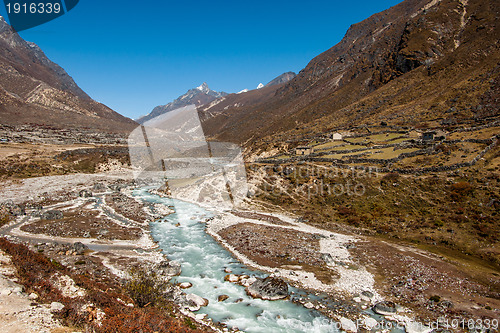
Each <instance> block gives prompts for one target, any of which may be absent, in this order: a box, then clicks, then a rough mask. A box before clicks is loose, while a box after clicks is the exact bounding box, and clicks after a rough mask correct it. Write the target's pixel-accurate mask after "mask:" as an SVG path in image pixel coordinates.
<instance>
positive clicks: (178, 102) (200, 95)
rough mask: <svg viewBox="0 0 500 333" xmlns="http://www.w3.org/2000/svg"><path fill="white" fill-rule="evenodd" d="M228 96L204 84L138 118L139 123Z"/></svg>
mask: <svg viewBox="0 0 500 333" xmlns="http://www.w3.org/2000/svg"><path fill="white" fill-rule="evenodd" d="M227 95H228V94H227V93H225V92H219V91H215V90H212V89H210V88H209V86H208V84H207V83H206V82H203V83H202V84H201V85H200V86H199V87H196V88H193V89H189V90H188V91H187V92H186V93H185V94H184V95H181V96H179V97H178V98H176V99H175V100H174V101H172V102H170V103H168V104H165V105H159V106H157V107H155V108H154V109H153V110H152V111H151V112H150V113H149V114H148V115H146V116H142V117H140V118H138V119H137V122H138V123H140V124H143V123H145V122H146V121H148V120H150V119H153V118H156V117H158V116H160V115H162V114H164V113H167V112H169V111H172V110H176V109H179V108H181V107H184V106H188V105H192V104H194V105H196V106H200V105H203V104H207V103H210V102H212V101H214V100H216V99H218V98H221V97H224V96H227Z"/></svg>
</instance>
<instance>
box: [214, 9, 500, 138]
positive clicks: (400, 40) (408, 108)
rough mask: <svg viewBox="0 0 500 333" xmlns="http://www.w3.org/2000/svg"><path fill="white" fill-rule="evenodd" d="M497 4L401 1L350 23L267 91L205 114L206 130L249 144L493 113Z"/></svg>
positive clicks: (424, 124)
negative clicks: (259, 98)
mask: <svg viewBox="0 0 500 333" xmlns="http://www.w3.org/2000/svg"><path fill="white" fill-rule="evenodd" d="M498 8H499V7H498V6H497V3H496V1H494V0H469V1H466V0H441V1H438V0H432V1H430V0H406V1H403V2H402V3H400V4H398V5H396V6H394V7H392V8H390V9H388V10H386V11H383V12H381V13H378V14H375V15H373V16H371V17H370V18H368V19H366V20H364V21H362V22H360V23H358V24H354V25H352V26H351V27H350V28H349V30H348V31H347V33H346V35H345V37H344V38H343V39H342V41H341V42H339V43H338V44H337V45H335V46H333V47H332V48H331V49H329V50H327V51H325V52H324V53H322V54H320V55H319V56H317V57H316V58H314V59H313V60H312V61H311V62H310V63H309V64H308V65H307V67H306V68H304V69H303V70H302V71H301V72H300V73H299V74H298V75H297V77H295V78H294V79H292V80H291V81H290V82H288V83H287V84H285V85H284V86H281V87H280V88H279V89H278V90H277V91H276V93H275V94H274V95H273V96H272V97H271V98H269V99H266V100H265V101H262V102H261V103H259V104H253V105H252V106H249V107H241V106H237V105H233V106H230V107H228V108H227V109H226V110H224V112H222V113H220V114H219V115H218V116H216V117H212V118H209V119H207V120H206V121H205V124H204V127H205V131H206V132H207V133H208V134H210V135H212V136H214V137H216V138H218V139H222V140H229V141H235V142H240V143H243V142H254V143H255V142H256V141H258V140H260V139H262V138H264V137H267V136H271V135H272V136H274V139H273V138H267V139H266V140H267V141H269V140H271V141H273V140H274V141H279V140H281V139H279V138H278V137H277V136H276V135H277V134H283V137H287V138H290V137H296V136H299V137H300V136H303V135H307V134H308V133H318V132H327V131H329V130H332V129H334V128H349V127H351V126H361V125H375V124H380V123H381V122H384V123H387V124H388V125H394V126H410V127H411V126H421V127H438V126H441V125H442V124H444V123H447V124H464V123H467V122H481V121H488V119H489V118H485V117H483V116H484V115H486V116H488V117H497V116H498V109H496V111H495V109H494V108H492V107H491V105H494V103H495V102H494V101H495V100H498V79H497V77H498V74H499V65H498V64H499V62H500V52H499V44H498V41H499V40H500V31H499V25H498V20H499V9H498ZM487 101H488V102H487ZM492 101H493V102H492ZM485 110H489V111H485ZM249 139H251V140H250V141H249Z"/></svg>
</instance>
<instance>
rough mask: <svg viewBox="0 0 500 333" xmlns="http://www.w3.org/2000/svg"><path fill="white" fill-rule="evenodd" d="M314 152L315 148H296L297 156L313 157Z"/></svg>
mask: <svg viewBox="0 0 500 333" xmlns="http://www.w3.org/2000/svg"><path fill="white" fill-rule="evenodd" d="M313 152H314V148H313V147H307V146H299V147H297V148H295V155H311V154H312V153H313Z"/></svg>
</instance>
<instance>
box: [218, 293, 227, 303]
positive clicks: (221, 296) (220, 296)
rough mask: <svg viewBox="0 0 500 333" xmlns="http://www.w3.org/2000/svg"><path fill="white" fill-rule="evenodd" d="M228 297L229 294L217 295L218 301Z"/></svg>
mask: <svg viewBox="0 0 500 333" xmlns="http://www.w3.org/2000/svg"><path fill="white" fill-rule="evenodd" d="M228 298H229V296H227V295H219V297H217V301H218V302H224V301H225V300H226V299H228Z"/></svg>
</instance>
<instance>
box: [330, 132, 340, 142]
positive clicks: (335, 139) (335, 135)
mask: <svg viewBox="0 0 500 333" xmlns="http://www.w3.org/2000/svg"><path fill="white" fill-rule="evenodd" d="M332 140H333V141H339V140H342V134H340V133H333V134H332Z"/></svg>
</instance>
